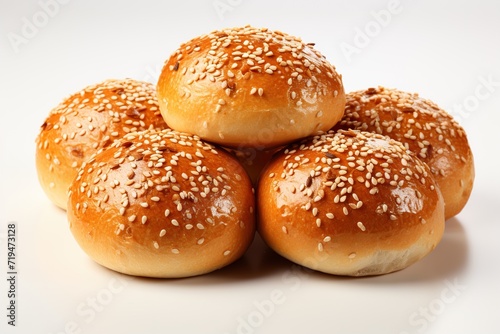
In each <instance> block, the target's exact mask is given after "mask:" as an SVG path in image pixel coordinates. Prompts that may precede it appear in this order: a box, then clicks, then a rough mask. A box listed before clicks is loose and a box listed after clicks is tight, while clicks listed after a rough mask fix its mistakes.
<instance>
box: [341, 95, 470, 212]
mask: <svg viewBox="0 0 500 334" xmlns="http://www.w3.org/2000/svg"><path fill="white" fill-rule="evenodd" d="M348 128H352V129H357V130H363V131H370V132H375V133H379V134H383V135H387V136H390V137H391V138H393V139H395V140H398V141H400V142H402V143H403V144H404V145H405V147H406V148H407V149H409V150H411V151H413V152H415V154H416V155H417V156H418V157H419V158H420V159H421V160H422V161H424V162H425V163H427V165H429V167H430V170H431V172H432V175H433V176H434V178H435V180H436V182H437V184H438V185H439V188H440V189H441V193H442V194H443V198H444V202H445V217H446V219H448V218H451V217H453V216H455V215H457V214H458V213H459V212H460V211H461V210H462V208H463V207H464V206H465V204H466V203H467V201H468V199H469V196H470V194H471V192H472V185H473V183H474V158H473V156H472V151H471V149H470V147H469V143H468V141H467V135H466V133H465V131H464V129H463V128H462V127H461V126H460V125H459V124H458V123H457V122H456V121H455V120H454V119H453V117H452V116H451V115H449V114H448V113H446V112H445V111H444V110H442V109H441V108H439V107H438V106H437V105H436V104H435V103H433V102H432V101H429V100H426V99H423V98H421V97H419V96H418V94H410V93H406V92H402V91H399V90H396V89H387V88H384V87H378V88H370V89H367V90H365V91H357V92H353V93H349V94H347V105H346V109H345V115H344V117H343V119H342V121H341V122H340V123H339V124H337V126H336V127H335V129H348Z"/></svg>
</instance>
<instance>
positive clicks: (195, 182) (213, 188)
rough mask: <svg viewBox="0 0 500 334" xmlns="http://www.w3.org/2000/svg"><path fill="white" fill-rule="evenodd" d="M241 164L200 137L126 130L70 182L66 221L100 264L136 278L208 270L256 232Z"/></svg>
mask: <svg viewBox="0 0 500 334" xmlns="http://www.w3.org/2000/svg"><path fill="white" fill-rule="evenodd" d="M253 212H254V195H253V189H252V185H251V182H250V179H249V178H248V176H247V175H246V173H245V170H244V169H243V167H242V166H241V165H240V164H239V163H238V162H237V161H236V159H234V158H233V157H232V156H231V155H230V154H229V153H227V152H225V151H224V150H222V149H218V148H216V147H214V146H211V145H209V144H206V143H204V142H202V141H200V139H199V138H198V137H196V136H193V135H190V134H183V133H178V132H176V131H173V130H170V129H167V130H162V131H159V132H157V131H144V132H139V133H131V134H126V135H125V136H124V137H123V139H121V140H119V141H117V142H115V143H113V144H112V145H111V146H109V147H108V148H106V149H103V150H100V152H98V153H97V154H96V155H95V156H94V157H92V158H91V159H90V160H89V161H88V162H87V163H86V164H85V165H84V166H83V167H82V168H81V169H80V171H79V173H78V176H77V177H76V178H75V180H74V182H73V183H72V184H71V186H70V191H69V202H68V220H69V222H70V229H71V232H72V233H73V236H74V237H75V239H76V241H77V242H78V243H79V245H80V246H81V248H82V249H83V250H84V251H85V252H86V253H87V254H88V255H89V256H90V257H91V258H92V259H94V260H95V261H96V262H97V263H99V264H101V265H103V266H105V267H107V268H110V269H112V270H115V271H118V272H121V273H125V274H129V275H137V276H148V277H186V276H193V275H200V274H204V273H208V272H210V271H213V270H215V269H218V268H221V267H223V266H226V265H228V264H230V263H231V262H233V261H235V260H236V259H238V258H239V257H241V256H242V255H243V253H244V252H245V251H246V249H247V248H248V246H249V245H250V243H251V241H252V240H253V237H254V233H255V224H254V213H253Z"/></svg>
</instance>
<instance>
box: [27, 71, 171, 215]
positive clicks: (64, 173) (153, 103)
mask: <svg viewBox="0 0 500 334" xmlns="http://www.w3.org/2000/svg"><path fill="white" fill-rule="evenodd" d="M149 128H155V129H164V128H167V125H166V123H165V121H164V120H163V118H162V117H161V114H160V111H159V108H158V101H157V98H156V89H155V87H154V85H152V84H150V83H147V82H142V81H137V80H132V79H124V80H106V81H103V82H100V83H98V84H95V85H90V86H87V87H85V88H84V89H83V90H81V91H80V92H77V93H75V94H72V95H71V96H69V97H67V98H65V99H64V100H63V101H62V102H61V103H60V104H59V105H58V106H57V107H55V108H54V109H53V110H51V112H50V114H49V115H48V117H47V119H46V120H45V122H44V123H43V125H42V126H41V129H40V133H39V134H38V137H37V139H36V143H37V149H36V166H37V171H38V177H39V180H40V184H41V185H42V188H43V189H44V191H45V193H46V194H47V196H48V197H49V198H50V199H51V201H52V202H54V204H56V205H57V206H59V207H61V208H63V209H66V204H67V203H66V202H67V189H68V187H69V185H70V183H71V181H72V180H73V179H74V178H75V176H76V173H77V171H78V169H79V168H80V166H81V165H82V163H83V162H84V161H85V160H86V159H88V158H89V157H90V156H91V155H92V154H94V153H95V152H97V151H98V150H99V149H100V148H103V147H107V146H109V145H110V144H111V143H112V142H113V141H114V140H116V139H118V138H121V137H122V136H123V135H124V134H126V133H129V132H133V131H142V130H146V129H149Z"/></svg>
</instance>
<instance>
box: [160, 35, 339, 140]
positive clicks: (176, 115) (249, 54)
mask: <svg viewBox="0 0 500 334" xmlns="http://www.w3.org/2000/svg"><path fill="white" fill-rule="evenodd" d="M313 45H314V44H306V43H304V42H302V41H301V40H300V39H298V38H296V37H293V36H289V35H287V34H284V33H282V32H278V31H270V30H268V29H264V28H262V29H258V28H253V27H250V26H246V27H242V28H233V29H224V30H220V31H213V32H212V33H210V34H207V35H203V36H200V37H197V38H194V39H192V40H191V41H188V42H186V43H184V44H183V45H181V46H180V48H179V49H178V50H177V51H175V52H174V53H173V54H172V55H171V56H170V58H169V59H168V60H167V61H166V63H165V65H164V67H163V70H162V73H161V75H160V78H159V81H158V86H157V89H158V98H159V103H160V108H161V111H162V114H163V117H164V118H165V120H166V121H167V123H168V124H169V125H170V126H171V127H172V128H174V129H176V130H179V131H186V132H191V133H195V134H196V135H198V136H200V137H201V138H203V139H206V140H209V141H212V142H216V143H218V144H221V145H223V146H232V147H239V148H241V147H244V146H247V147H262V146H265V147H275V146H278V145H281V144H284V143H288V142H291V141H293V140H296V139H299V138H302V137H306V136H309V135H313V134H317V133H319V132H320V131H326V130H328V129H330V128H331V127H332V126H333V125H334V124H335V123H336V122H338V121H339V120H340V118H341V117H342V114H343V111H344V105H345V94H344V88H343V85H342V79H341V76H340V75H339V74H338V73H337V72H336V70H335V68H334V67H333V66H332V65H331V64H330V63H329V62H328V61H327V60H326V59H325V57H324V56H322V55H321V54H320V53H319V52H318V51H317V50H315V49H314V46H313Z"/></svg>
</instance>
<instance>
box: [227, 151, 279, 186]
mask: <svg viewBox="0 0 500 334" xmlns="http://www.w3.org/2000/svg"><path fill="white" fill-rule="evenodd" d="M225 149H226V150H227V151H228V152H229V153H231V154H232V155H233V156H235V157H236V159H237V160H238V161H239V162H240V164H241V165H242V166H243V168H245V170H246V172H247V174H248V176H249V177H250V179H251V180H252V184H254V185H257V183H258V181H259V178H260V174H261V172H262V170H263V169H264V167H265V166H266V164H267V163H268V162H269V161H270V160H271V157H272V156H273V154H274V153H275V152H277V151H278V149H267V150H266V149H262V148H242V149H231V148H225Z"/></svg>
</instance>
